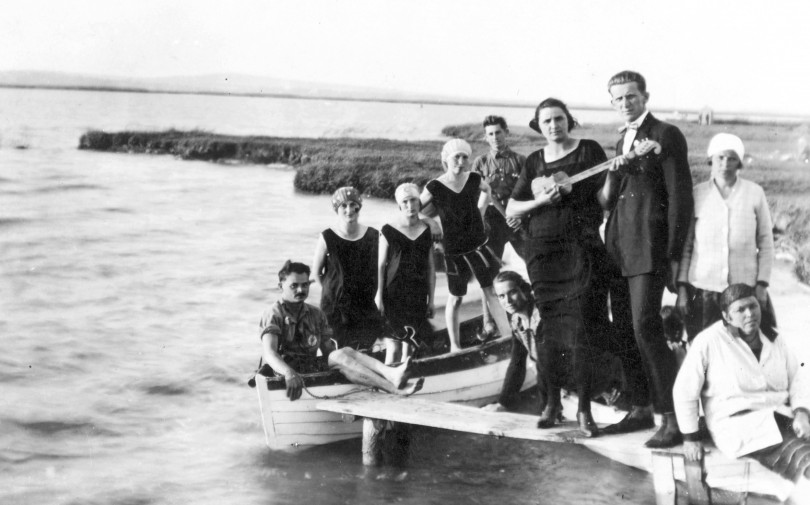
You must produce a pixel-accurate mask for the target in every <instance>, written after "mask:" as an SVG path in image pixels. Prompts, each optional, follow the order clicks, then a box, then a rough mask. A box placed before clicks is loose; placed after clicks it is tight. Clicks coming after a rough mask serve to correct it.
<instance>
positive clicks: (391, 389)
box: [329, 347, 421, 394]
mask: <svg viewBox="0 0 810 505" xmlns="http://www.w3.org/2000/svg"><path fill="white" fill-rule="evenodd" d="M329 365H330V366H331V367H334V368H337V369H338V370H340V373H342V374H343V375H345V376H346V378H348V379H349V380H350V381H352V382H353V383H355V384H362V385H364V386H372V387H375V388H378V389H382V390H383V391H386V392H388V393H393V394H411V393H413V392H414V391H413V387H414V385H415V383H410V384H409V383H408V378H409V377H410V370H409V369H408V367H409V365H410V359H408V360H405V362H404V363H402V364H401V365H400V366H397V367H390V366H387V365H384V364H383V363H381V362H379V361H377V360H376V359H374V358H372V357H370V356H366V355H365V354H363V353H360V352H357V351H355V350H354V349H351V348H348V347H344V348H342V349H338V350H337V351H333V352H332V353H331V354H329ZM419 388H421V384H419Z"/></svg>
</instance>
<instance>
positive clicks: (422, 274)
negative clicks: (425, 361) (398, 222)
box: [382, 224, 433, 342]
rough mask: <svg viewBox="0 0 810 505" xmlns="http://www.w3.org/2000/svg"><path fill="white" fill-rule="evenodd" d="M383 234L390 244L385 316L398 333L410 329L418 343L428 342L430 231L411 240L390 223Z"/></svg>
mask: <svg viewBox="0 0 810 505" xmlns="http://www.w3.org/2000/svg"><path fill="white" fill-rule="evenodd" d="M382 235H383V236H384V237H385V240H387V241H388V257H387V258H386V267H385V280H384V283H383V286H384V287H383V306H384V307H385V317H386V318H387V319H388V322H389V323H390V325H391V327H392V328H393V330H394V331H396V332H397V333H402V331H403V328H404V327H405V326H410V327H412V328H413V329H414V330H415V331H416V339H417V341H422V342H424V341H425V339H426V338H427V337H429V336H430V335H431V332H430V328H429V325H428V324H427V303H428V285H429V281H428V265H429V259H430V255H431V254H432V245H433V239H432V237H431V234H430V228H425V230H424V231H423V232H422V233H421V234H420V235H419V236H418V237H416V239H414V240H411V239H410V238H408V237H407V236H406V235H404V234H403V233H402V232H400V231H399V230H397V229H396V228H394V227H393V226H389V225H387V224H386V225H384V226H383V227H382Z"/></svg>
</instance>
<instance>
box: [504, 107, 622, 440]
mask: <svg viewBox="0 0 810 505" xmlns="http://www.w3.org/2000/svg"><path fill="white" fill-rule="evenodd" d="M530 125H531V126H532V128H534V129H535V130H537V131H538V132H540V133H541V134H542V135H543V136H544V137H545V138H546V140H547V141H548V145H547V146H546V147H545V148H544V149H540V150H538V151H535V152H534V153H532V154H531V155H529V157H528V158H527V159H526V165H525V168H524V170H523V172H522V173H521V175H520V178H519V179H518V182H517V183H516V184H515V188H514V190H513V192H512V197H511V199H510V200H509V204H508V205H507V215H509V216H515V217H518V216H520V217H528V218H529V227H528V228H529V236H530V240H529V243H528V244H527V248H526V258H527V267H528V273H529V279H530V280H531V283H532V290H533V292H534V296H535V300H536V303H537V305H538V308H539V309H540V316H541V319H542V333H541V335H539V336H538V344H539V345H538V352H539V356H538V359H539V361H540V365H541V366H540V368H541V369H542V377H541V378H540V379H541V386H542V389H544V390H545V392H546V395H547V399H546V406H545V408H544V410H543V412H542V414H541V416H540V420H539V422H538V427H540V428H548V427H551V426H553V425H554V424H555V423H556V420H557V415H558V413H559V411H560V408H561V406H560V386H561V385H562V384H564V383H565V382H566V381H565V379H564V378H565V377H566V375H567V374H569V373H570V374H572V376H573V377H572V378H573V381H574V383H575V384H576V385H577V393H578V395H579V405H578V411H577V420H578V422H579V428H580V431H581V432H582V433H583V435H585V436H589V437H590V436H596V435H597V434H598V429H597V426H596V423H594V421H593V417H592V416H591V405H590V397H591V391H590V383H591V378H592V375H593V369H592V367H593V357H594V356H595V354H596V348H598V347H599V346H598V345H596V343H597V341H596V339H598V338H600V337H606V336H607V335H605V332H607V331H609V329H610V323H609V320H608V307H607V284H606V277H605V273H604V268H605V267H606V266H607V263H606V262H607V257H606V250H605V247H604V244H603V242H602V241H601V238H600V236H599V226H600V224H601V222H602V208H601V207H600V205H599V200H598V199H599V198H601V188H602V185H603V183H604V177H605V175H604V173H602V174H600V175H596V176H593V177H590V178H587V179H585V180H582V181H580V182H578V183H576V184H574V185H572V186H565V185H560V184H557V183H555V182H554V181H553V180H548V181H547V184H546V185H545V187H544V188H543V189H540V188H537V189H536V191H534V192H533V190H532V182H533V181H534V180H535V179H536V178H538V177H550V176H552V175H553V174H555V173H556V172H563V173H564V174H566V175H567V176H573V175H575V174H578V173H580V172H582V171H583V170H586V169H588V168H591V167H593V166H595V165H597V164H599V163H601V162H603V161H605V160H606V159H607V158H606V156H605V153H604V151H603V150H602V148H601V147H600V146H599V144H598V143H597V142H595V141H593V140H588V139H577V138H573V137H571V136H570V135H569V132H570V131H571V129H573V128H574V126H576V121H575V120H574V118H573V117H572V116H571V113H570V112H569V111H568V108H567V107H566V105H565V104H564V103H563V102H561V101H560V100H557V99H554V98H549V99H546V100H544V101H543V102H541V103H540V105H538V107H537V111H536V115H535V120H534V121H532V122H531V123H530ZM535 185H536V186H537V185H538V183H537V182H535ZM568 353H572V354H570V356H571V358H572V359H571V360H570V361H569V360H566V359H563V356H564V355H565V354H568ZM566 362H570V363H571V368H572V370H565V369H563V367H562V366H561V365H562V364H563V363H566Z"/></svg>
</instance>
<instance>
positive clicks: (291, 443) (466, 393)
mask: <svg viewBox="0 0 810 505" xmlns="http://www.w3.org/2000/svg"><path fill="white" fill-rule="evenodd" d="M480 327H481V318H480V317H478V318H474V319H471V320H469V321H465V322H463V323H462V324H461V335H462V345H463V346H465V345H466V347H465V348H464V349H462V351H461V352H458V353H453V354H446V353H445V354H438V355H432V356H427V357H424V358H419V359H415V360H413V361H412V367H413V371H414V376H416V377H425V383H424V386H423V388H422V389H421V391H419V392H418V393H416V395H414V396H418V397H419V398H424V399H429V400H434V401H439V402H460V403H463V404H467V405H472V406H481V405H485V404H487V403H490V402H492V401H495V400H496V399H497V397H498V395H499V394H500V391H501V386H502V385H503V378H504V376H505V375H506V369H507V367H508V366H509V360H510V356H511V349H512V337H511V336H508V337H502V338H497V339H495V340H491V341H488V342H484V343H481V341H480V340H478V339H477V338H476V335H477V334H478V333H479V331H480ZM434 342H436V343H438V344H444V343H446V342H448V339H447V331H446V330H441V331H437V332H435V333H434ZM436 349H438V350H440V351H441V350H442V349H443V348H442V346H441V345H439V346H436ZM526 369H527V370H526V378H525V380H524V383H523V386H522V390H526V389H528V388H530V387H532V386H534V385H535V383H536V379H537V378H536V371H535V367H533V366H528V367H526ZM301 376H302V377H303V379H304V386H305V389H304V391H303V393H302V395H301V398H299V399H298V400H296V401H294V402H291V401H289V399H288V398H287V394H286V386H285V383H284V378H283V377H275V376H272V375H270V374H267V375H265V374H263V373H262V372H261V371H259V372H257V373H256V375H255V376H254V380H252V381H251V384H255V388H256V392H257V394H258V397H259V408H260V410H261V416H262V422H263V424H264V433H265V439H266V442H267V446H268V447H270V448H271V449H274V450H285V451H294V450H297V449H301V448H306V447H308V446H315V445H322V444H328V443H332V442H337V441H339V440H345V439H348V438H359V437H361V436H362V430H363V426H362V423H352V422H346V421H347V420H348V419H346V416H343V415H341V414H338V413H333V412H326V411H323V410H319V409H318V408H316V405H317V404H318V402H320V401H323V400H326V399H336V398H348V397H351V395H353V394H355V393H358V392H362V391H367V390H368V388H366V387H362V386H357V385H355V384H352V383H350V382H349V381H348V380H347V379H346V378H345V377H343V375H341V374H340V373H339V372H337V371H329V372H315V373H309V374H301ZM254 381H255V382H254Z"/></svg>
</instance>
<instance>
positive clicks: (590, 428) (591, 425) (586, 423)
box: [577, 412, 599, 438]
mask: <svg viewBox="0 0 810 505" xmlns="http://www.w3.org/2000/svg"><path fill="white" fill-rule="evenodd" d="M577 423H578V424H579V432H580V433H582V435H583V436H584V437H587V438H593V437H596V436H598V435H599V426H597V425H596V421H594V420H593V416H592V415H591V413H590V412H577Z"/></svg>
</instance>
